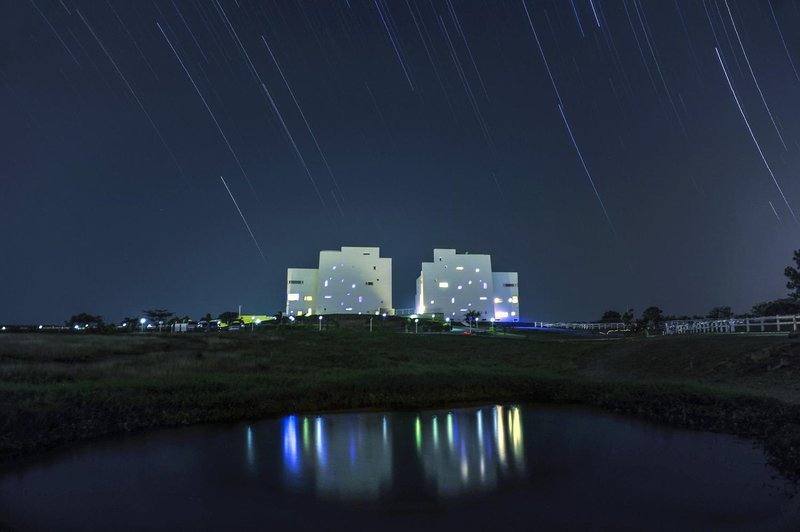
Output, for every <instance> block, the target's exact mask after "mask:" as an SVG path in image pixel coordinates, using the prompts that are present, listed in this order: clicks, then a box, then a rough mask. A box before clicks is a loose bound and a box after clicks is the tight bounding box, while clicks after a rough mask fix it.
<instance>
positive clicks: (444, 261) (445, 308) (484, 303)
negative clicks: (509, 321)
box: [416, 249, 494, 320]
mask: <svg viewBox="0 0 800 532" xmlns="http://www.w3.org/2000/svg"><path fill="white" fill-rule="evenodd" d="M492 282H493V281H492V259H491V257H490V256H489V255H473V254H468V253H464V254H457V253H456V250H454V249H434V250H433V262H423V263H422V272H421V275H420V277H419V278H418V280H417V298H416V307H417V314H433V313H437V314H438V313H442V314H444V316H445V317H448V318H451V319H456V320H461V319H463V318H464V314H465V313H466V312H468V311H469V310H476V311H478V312H480V313H481V318H482V319H489V318H492V317H494V304H493V303H492V294H493V286H492Z"/></svg>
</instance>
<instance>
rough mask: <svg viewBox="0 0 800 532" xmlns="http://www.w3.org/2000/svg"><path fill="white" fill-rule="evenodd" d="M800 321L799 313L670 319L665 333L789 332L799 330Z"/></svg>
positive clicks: (665, 324) (666, 324)
mask: <svg viewBox="0 0 800 532" xmlns="http://www.w3.org/2000/svg"><path fill="white" fill-rule="evenodd" d="M798 322H800V316H797V315H790V316H761V317H758V318H730V319H727V320H711V319H707V320H680V321H668V322H665V323H664V334H693V333H754V332H757V333H766V332H789V331H796V330H797V325H798Z"/></svg>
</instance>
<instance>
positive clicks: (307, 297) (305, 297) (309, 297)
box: [303, 296, 314, 301]
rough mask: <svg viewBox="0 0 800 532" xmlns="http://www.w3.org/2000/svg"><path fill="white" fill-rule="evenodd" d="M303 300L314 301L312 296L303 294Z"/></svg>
mask: <svg viewBox="0 0 800 532" xmlns="http://www.w3.org/2000/svg"><path fill="white" fill-rule="evenodd" d="M303 301H314V296H304V297H303Z"/></svg>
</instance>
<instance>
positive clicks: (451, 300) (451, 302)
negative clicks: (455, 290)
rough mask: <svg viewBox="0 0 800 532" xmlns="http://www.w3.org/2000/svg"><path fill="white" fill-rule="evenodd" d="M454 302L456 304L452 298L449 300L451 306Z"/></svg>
mask: <svg viewBox="0 0 800 532" xmlns="http://www.w3.org/2000/svg"><path fill="white" fill-rule="evenodd" d="M455 302H456V298H454V297H451V298H450V304H451V305H452V304H453V303H455Z"/></svg>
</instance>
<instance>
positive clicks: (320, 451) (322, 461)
mask: <svg viewBox="0 0 800 532" xmlns="http://www.w3.org/2000/svg"><path fill="white" fill-rule="evenodd" d="M316 425H317V426H316V429H317V430H316V442H315V444H316V448H317V462H318V463H319V465H320V467H322V468H323V469H324V468H325V466H326V463H327V458H328V457H327V456H326V452H325V438H324V435H323V434H322V418H321V417H318V418H317V422H316Z"/></svg>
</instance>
